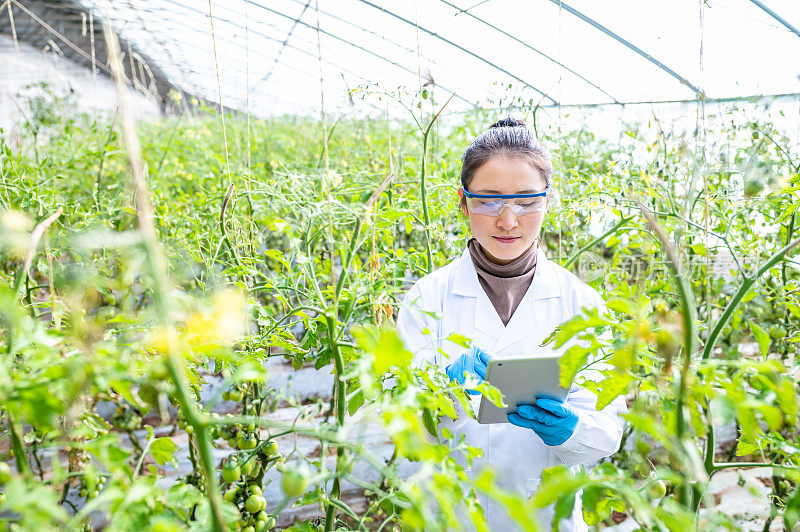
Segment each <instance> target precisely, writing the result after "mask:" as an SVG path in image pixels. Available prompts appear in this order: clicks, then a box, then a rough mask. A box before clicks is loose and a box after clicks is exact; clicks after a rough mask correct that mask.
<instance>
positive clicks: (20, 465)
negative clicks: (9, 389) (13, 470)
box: [6, 410, 31, 476]
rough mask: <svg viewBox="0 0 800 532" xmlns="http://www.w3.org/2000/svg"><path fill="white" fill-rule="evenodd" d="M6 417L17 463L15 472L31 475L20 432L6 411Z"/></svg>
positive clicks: (9, 413)
mask: <svg viewBox="0 0 800 532" xmlns="http://www.w3.org/2000/svg"><path fill="white" fill-rule="evenodd" d="M6 417H7V418H8V427H9V433H10V434H11V448H12V449H13V450H14V460H15V461H16V462H17V471H19V472H20V473H22V474H23V475H25V476H28V475H30V473H31V468H30V466H29V465H28V457H27V455H26V454H25V448H24V447H23V446H22V441H23V439H22V430H21V429H20V427H19V425H18V424H17V421H16V420H15V419H14V417H13V416H12V415H11V412H9V411H8V410H6Z"/></svg>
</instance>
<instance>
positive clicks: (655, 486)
mask: <svg viewBox="0 0 800 532" xmlns="http://www.w3.org/2000/svg"><path fill="white" fill-rule="evenodd" d="M666 494H667V485H666V484H665V483H664V481H663V480H654V481H653V482H651V483H650V485H649V486H648V487H647V495H648V496H649V497H650V498H651V499H662V498H663V497H664V495H666Z"/></svg>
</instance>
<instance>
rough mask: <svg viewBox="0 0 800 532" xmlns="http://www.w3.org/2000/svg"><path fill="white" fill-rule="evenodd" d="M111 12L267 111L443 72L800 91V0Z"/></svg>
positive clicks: (540, 88)
mask: <svg viewBox="0 0 800 532" xmlns="http://www.w3.org/2000/svg"><path fill="white" fill-rule="evenodd" d="M82 1H83V2H84V4H85V7H86V8H87V9H89V8H92V9H93V10H95V12H96V11H97V10H98V9H99V8H98V7H97V4H94V5H93V2H92V1H91V0H82ZM209 13H211V16H209ZM110 17H111V19H112V23H113V25H114V26H115V28H116V29H117V31H119V32H120V33H122V34H123V35H124V36H125V37H126V38H127V39H129V40H130V41H131V42H133V43H135V45H136V46H137V47H138V48H139V50H140V51H142V52H143V53H144V55H146V56H147V57H148V58H149V59H150V61H155V62H157V63H158V65H159V66H160V67H161V68H162V69H163V70H164V71H166V72H167V74H168V76H169V77H170V81H171V82H172V83H173V84H174V85H175V86H177V87H179V88H180V89H182V90H184V91H186V92H188V93H191V94H195V95H198V96H201V97H203V98H206V99H208V100H210V101H214V102H218V101H220V100H221V101H222V103H223V104H224V105H225V106H227V107H232V108H238V109H245V108H247V109H248V110H249V111H251V112H253V113H254V114H258V115H273V114H283V113H296V114H312V113H318V112H319V108H320V101H321V94H322V95H324V100H325V108H326V110H328V111H346V110H347V109H349V108H351V107H353V106H356V107H359V106H362V107H365V108H367V109H369V107H370V106H374V107H373V109H374V110H376V111H381V107H380V104H377V103H376V102H377V100H376V99H375V98H374V97H367V98H365V99H363V100H362V98H361V96H362V95H363V94H365V93H368V94H370V95H374V94H375V93H376V92H380V91H387V92H391V91H395V90H396V89H397V88H398V87H406V88H408V90H410V91H416V90H418V89H419V87H420V86H421V85H422V84H424V83H426V82H431V81H432V82H433V84H434V85H429V86H435V89H434V90H435V95H436V97H437V98H438V100H439V101H442V100H444V99H445V98H447V97H448V96H449V94H450V93H455V97H454V100H453V102H452V104H451V108H450V110H455V109H467V108H470V107H472V106H473V105H480V106H497V105H502V104H504V103H508V102H509V97H510V95H513V96H514V97H515V98H516V100H515V101H518V102H525V103H527V104H539V105H542V106H559V105H561V106H570V105H577V104H580V105H584V104H614V103H630V102H650V101H657V102H663V101H682V100H691V99H696V98H698V95H699V94H701V92H702V93H705V95H706V97H707V98H712V99H714V98H739V97H746V96H753V95H775V94H795V93H800V79H799V78H798V75H799V74H800V62H798V58H800V32H798V30H797V28H799V27H800V2H798V1H797V0H760V1H759V0H669V1H666V0H661V1H655V0H639V1H632V0H603V1H597V0H569V1H568V2H567V3H563V2H562V3H560V2H559V0H527V1H519V0H516V1H515V0H485V1H480V0H469V1H463V0H415V1H413V2H412V1H381V0H335V1H332V0H328V1H325V0H318V1H317V0H315V1H311V0H252V1H244V0H225V1H222V0H211V2H210V4H209V2H204V1H198V0H115V1H114V2H113V4H112V8H111V12H110ZM212 23H213V38H212ZM215 51H216V53H215ZM321 80H322V81H321ZM321 83H322V85H321ZM218 84H219V85H218ZM321 87H322V90H320V89H321ZM364 87H369V89H368V90H364ZM509 87H510V88H509Z"/></svg>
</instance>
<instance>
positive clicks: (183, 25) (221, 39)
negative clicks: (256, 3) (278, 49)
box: [164, 0, 379, 109]
mask: <svg viewBox="0 0 800 532" xmlns="http://www.w3.org/2000/svg"><path fill="white" fill-rule="evenodd" d="M164 1H167V2H170V3H172V4H174V5H176V6H178V7H181V8H184V9H186V10H188V11H189V12H192V13H198V14H201V15H203V16H204V17H207V16H208V14H207V13H206V12H205V11H202V10H200V9H195V8H192V7H190V6H185V5H182V4H178V3H176V2H174V1H172V0H164ZM250 3H252V2H248V4H250ZM214 20H215V22H216V23H217V26H218V23H220V22H225V23H226V24H229V25H230V26H233V27H234V28H236V29H241V30H245V31H246V32H247V31H250V33H252V34H253V35H255V36H257V37H262V38H264V39H267V40H269V41H273V42H276V43H279V44H283V42H284V40H283V39H279V38H277V37H273V36H271V35H268V34H266V33H261V32H257V31H251V30H249V29H248V26H247V25H241V24H238V23H236V22H234V21H232V20H230V19H225V18H223V17H221V16H219V15H215V16H214ZM172 23H173V24H175V25H176V26H179V27H180V28H185V29H190V30H197V28H196V27H195V26H192V25H190V24H189V23H186V22H183V20H182V19H181V18H177V19H175V20H173V21H172ZM269 26H270V27H273V28H276V29H277V28H278V26H275V25H272V24H269ZM215 27H216V26H215ZM324 32H325V30H323V33H324ZM223 34H224V32H223ZM298 39H299V37H297V36H295V38H294V40H298ZM301 41H302V42H304V43H307V44H309V45H312V42H311V41H306V40H302V39H301ZM216 42H217V43H221V44H230V45H235V44H236V43H235V42H233V41H230V40H226V39H225V38H224V37H221V36H219V35H218V36H217V37H216ZM183 48H189V49H192V50H197V51H200V52H206V50H205V49H204V48H201V47H200V46H198V45H195V44H192V43H190V42H184V43H183ZM286 48H288V49H291V50H295V51H297V52H299V53H301V54H303V55H305V56H307V57H310V58H313V59H317V58H318V56H317V54H313V53H311V52H309V51H308V50H304V49H303V48H300V47H298V46H294V45H292V44H290V43H286ZM250 54H252V55H256V56H258V57H262V58H265V59H269V60H272V59H273V56H271V55H267V54H264V53H260V52H257V51H256V52H255V53H253V52H252V51H251V52H250ZM323 62H324V63H325V64H327V65H330V66H332V67H334V68H335V69H336V70H340V71H342V72H344V73H347V74H350V75H352V76H355V77H357V78H359V79H361V80H362V81H364V82H367V81H368V80H367V78H365V77H364V76H362V75H361V74H358V73H356V72H353V71H352V70H349V69H348V68H347V67H344V66H341V65H339V64H338V63H334V62H332V61H330V60H328V59H325V58H323ZM278 65H281V66H283V67H285V68H288V69H290V70H292V71H294V72H297V73H299V74H302V75H304V76H306V77H309V78H311V79H316V78H314V76H313V75H311V74H309V73H308V72H307V71H305V70H303V69H300V68H298V67H296V66H295V65H293V64H292V63H287V62H285V61H279V62H278ZM254 90H255V89H254V88H252V87H251V89H250V92H251V93H252V92H254ZM373 107H374V106H373ZM375 108H376V109H379V108H377V107H375Z"/></svg>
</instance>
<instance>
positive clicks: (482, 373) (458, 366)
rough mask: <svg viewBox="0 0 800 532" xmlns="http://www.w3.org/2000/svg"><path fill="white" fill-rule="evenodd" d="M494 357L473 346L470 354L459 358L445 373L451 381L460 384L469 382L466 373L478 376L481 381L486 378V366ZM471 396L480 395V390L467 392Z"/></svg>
mask: <svg viewBox="0 0 800 532" xmlns="http://www.w3.org/2000/svg"><path fill="white" fill-rule="evenodd" d="M491 358H492V355H490V354H489V353H486V352H485V351H482V350H481V349H480V348H478V347H475V346H472V349H470V351H469V353H465V354H463V355H461V356H460V357H458V358H457V359H456V361H455V362H453V363H452V364H450V365H449V366H447V367H446V368H445V369H444V372H445V373H446V374H447V376H448V377H450V379H451V380H456V381H458V383H459V384H462V385H463V384H464V382H465V381H466V380H467V378H466V376H465V375H464V372H467V373H472V374H473V375H477V376H478V377H479V378H480V379H481V380H483V379H485V378H486V365H487V364H488V363H489V360H490V359H491ZM467 392H469V393H470V394H471V395H476V394H478V393H480V392H479V391H478V390H467Z"/></svg>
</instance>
